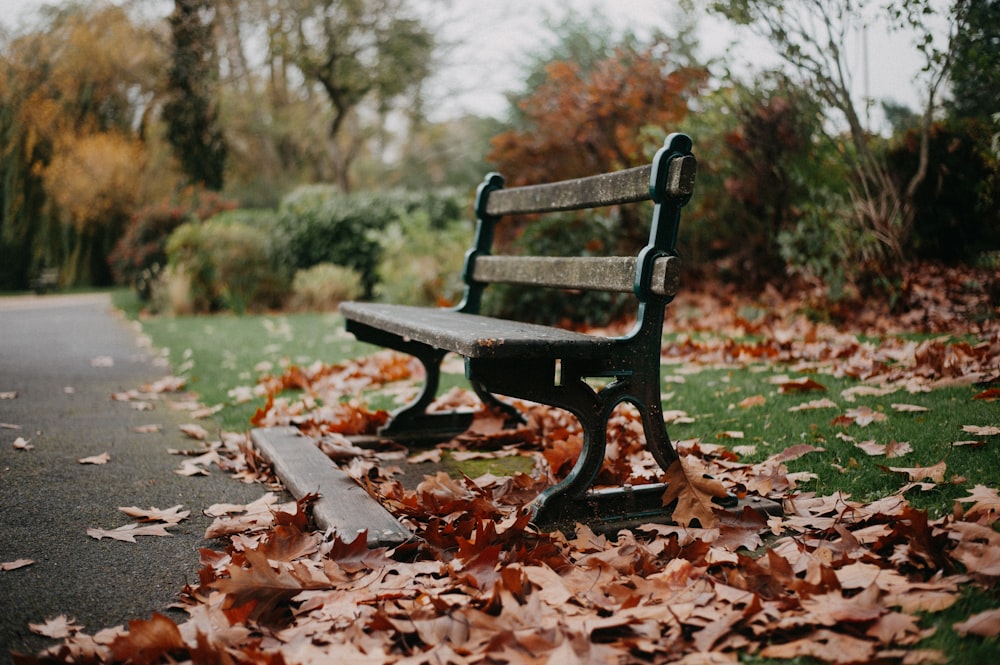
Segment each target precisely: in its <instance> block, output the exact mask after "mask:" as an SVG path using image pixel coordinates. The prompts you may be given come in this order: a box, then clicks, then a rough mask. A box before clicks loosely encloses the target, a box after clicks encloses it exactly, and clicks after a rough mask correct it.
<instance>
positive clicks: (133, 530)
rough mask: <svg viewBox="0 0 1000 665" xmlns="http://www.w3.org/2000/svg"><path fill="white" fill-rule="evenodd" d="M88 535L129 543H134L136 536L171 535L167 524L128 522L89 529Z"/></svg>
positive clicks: (99, 538)
mask: <svg viewBox="0 0 1000 665" xmlns="http://www.w3.org/2000/svg"><path fill="white" fill-rule="evenodd" d="M87 535H88V536H90V537H91V538H96V539H97V540H101V539H102V538H112V539H114V540H121V541H123V542H127V543H134V542H135V538H136V536H170V535H172V534H170V533H168V532H167V525H165V524H149V525H147V526H139V525H138V524H126V525H124V526H120V527H118V528H117V529H96V528H92V529H87Z"/></svg>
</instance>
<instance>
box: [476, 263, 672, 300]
mask: <svg viewBox="0 0 1000 665" xmlns="http://www.w3.org/2000/svg"><path fill="white" fill-rule="evenodd" d="M636 263H637V259H636V257H634V256H609V257H596V256H565V257H552V256H478V257H476V262H475V265H474V266H473V268H472V277H473V279H475V280H477V281H480V282H488V283H492V282H502V283H504V284H522V285H526V286H544V287H549V288H557V289H582V290H586V291H592V290H598V291H612V292H617V293H631V292H632V290H633V288H634V287H635V266H636ZM679 283H680V259H679V258H677V257H676V256H663V257H660V258H658V259H657V260H656V261H654V262H653V274H652V275H651V277H650V292H652V293H654V294H656V295H659V296H673V295H676V294H677V290H678V288H679Z"/></svg>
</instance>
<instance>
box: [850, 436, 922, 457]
mask: <svg viewBox="0 0 1000 665" xmlns="http://www.w3.org/2000/svg"><path fill="white" fill-rule="evenodd" d="M854 445H855V447H857V448H860V449H861V450H863V451H865V453H867V454H869V455H872V456H877V455H885V456H886V457H887V458H889V459H892V458H894V457H902V456H903V455H906V454H909V453H912V452H913V446H911V445H910V444H909V442H907V441H890V442H889V443H876V442H875V440H874V439H872V440H869V441H862V442H860V443H855V444H854Z"/></svg>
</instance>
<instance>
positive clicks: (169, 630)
mask: <svg viewBox="0 0 1000 665" xmlns="http://www.w3.org/2000/svg"><path fill="white" fill-rule="evenodd" d="M186 651H187V645H186V644H185V643H184V639H183V638H182V637H181V632H180V630H179V629H178V628H177V624H175V623H174V622H173V621H171V620H170V619H168V618H167V617H165V616H163V615H162V614H159V613H158V612H154V613H153V618H152V619H150V620H149V621H129V623H128V632H127V633H123V634H120V635H118V636H117V637H115V640H114V642H112V643H111V660H114V661H115V662H122V663H124V662H132V663H136V664H146V663H160V662H177V661H178V660H182V659H175V658H172V657H171V656H173V655H179V654H180V653H183V652H186ZM210 660H214V659H210Z"/></svg>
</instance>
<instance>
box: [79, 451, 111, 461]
mask: <svg viewBox="0 0 1000 665" xmlns="http://www.w3.org/2000/svg"><path fill="white" fill-rule="evenodd" d="M110 461H111V455H110V454H109V453H108V452H107V451H105V452H103V453H101V454H100V455H91V456H90V457H81V458H80V459H78V460H77V463H78V464H107V463H108V462H110Z"/></svg>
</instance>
